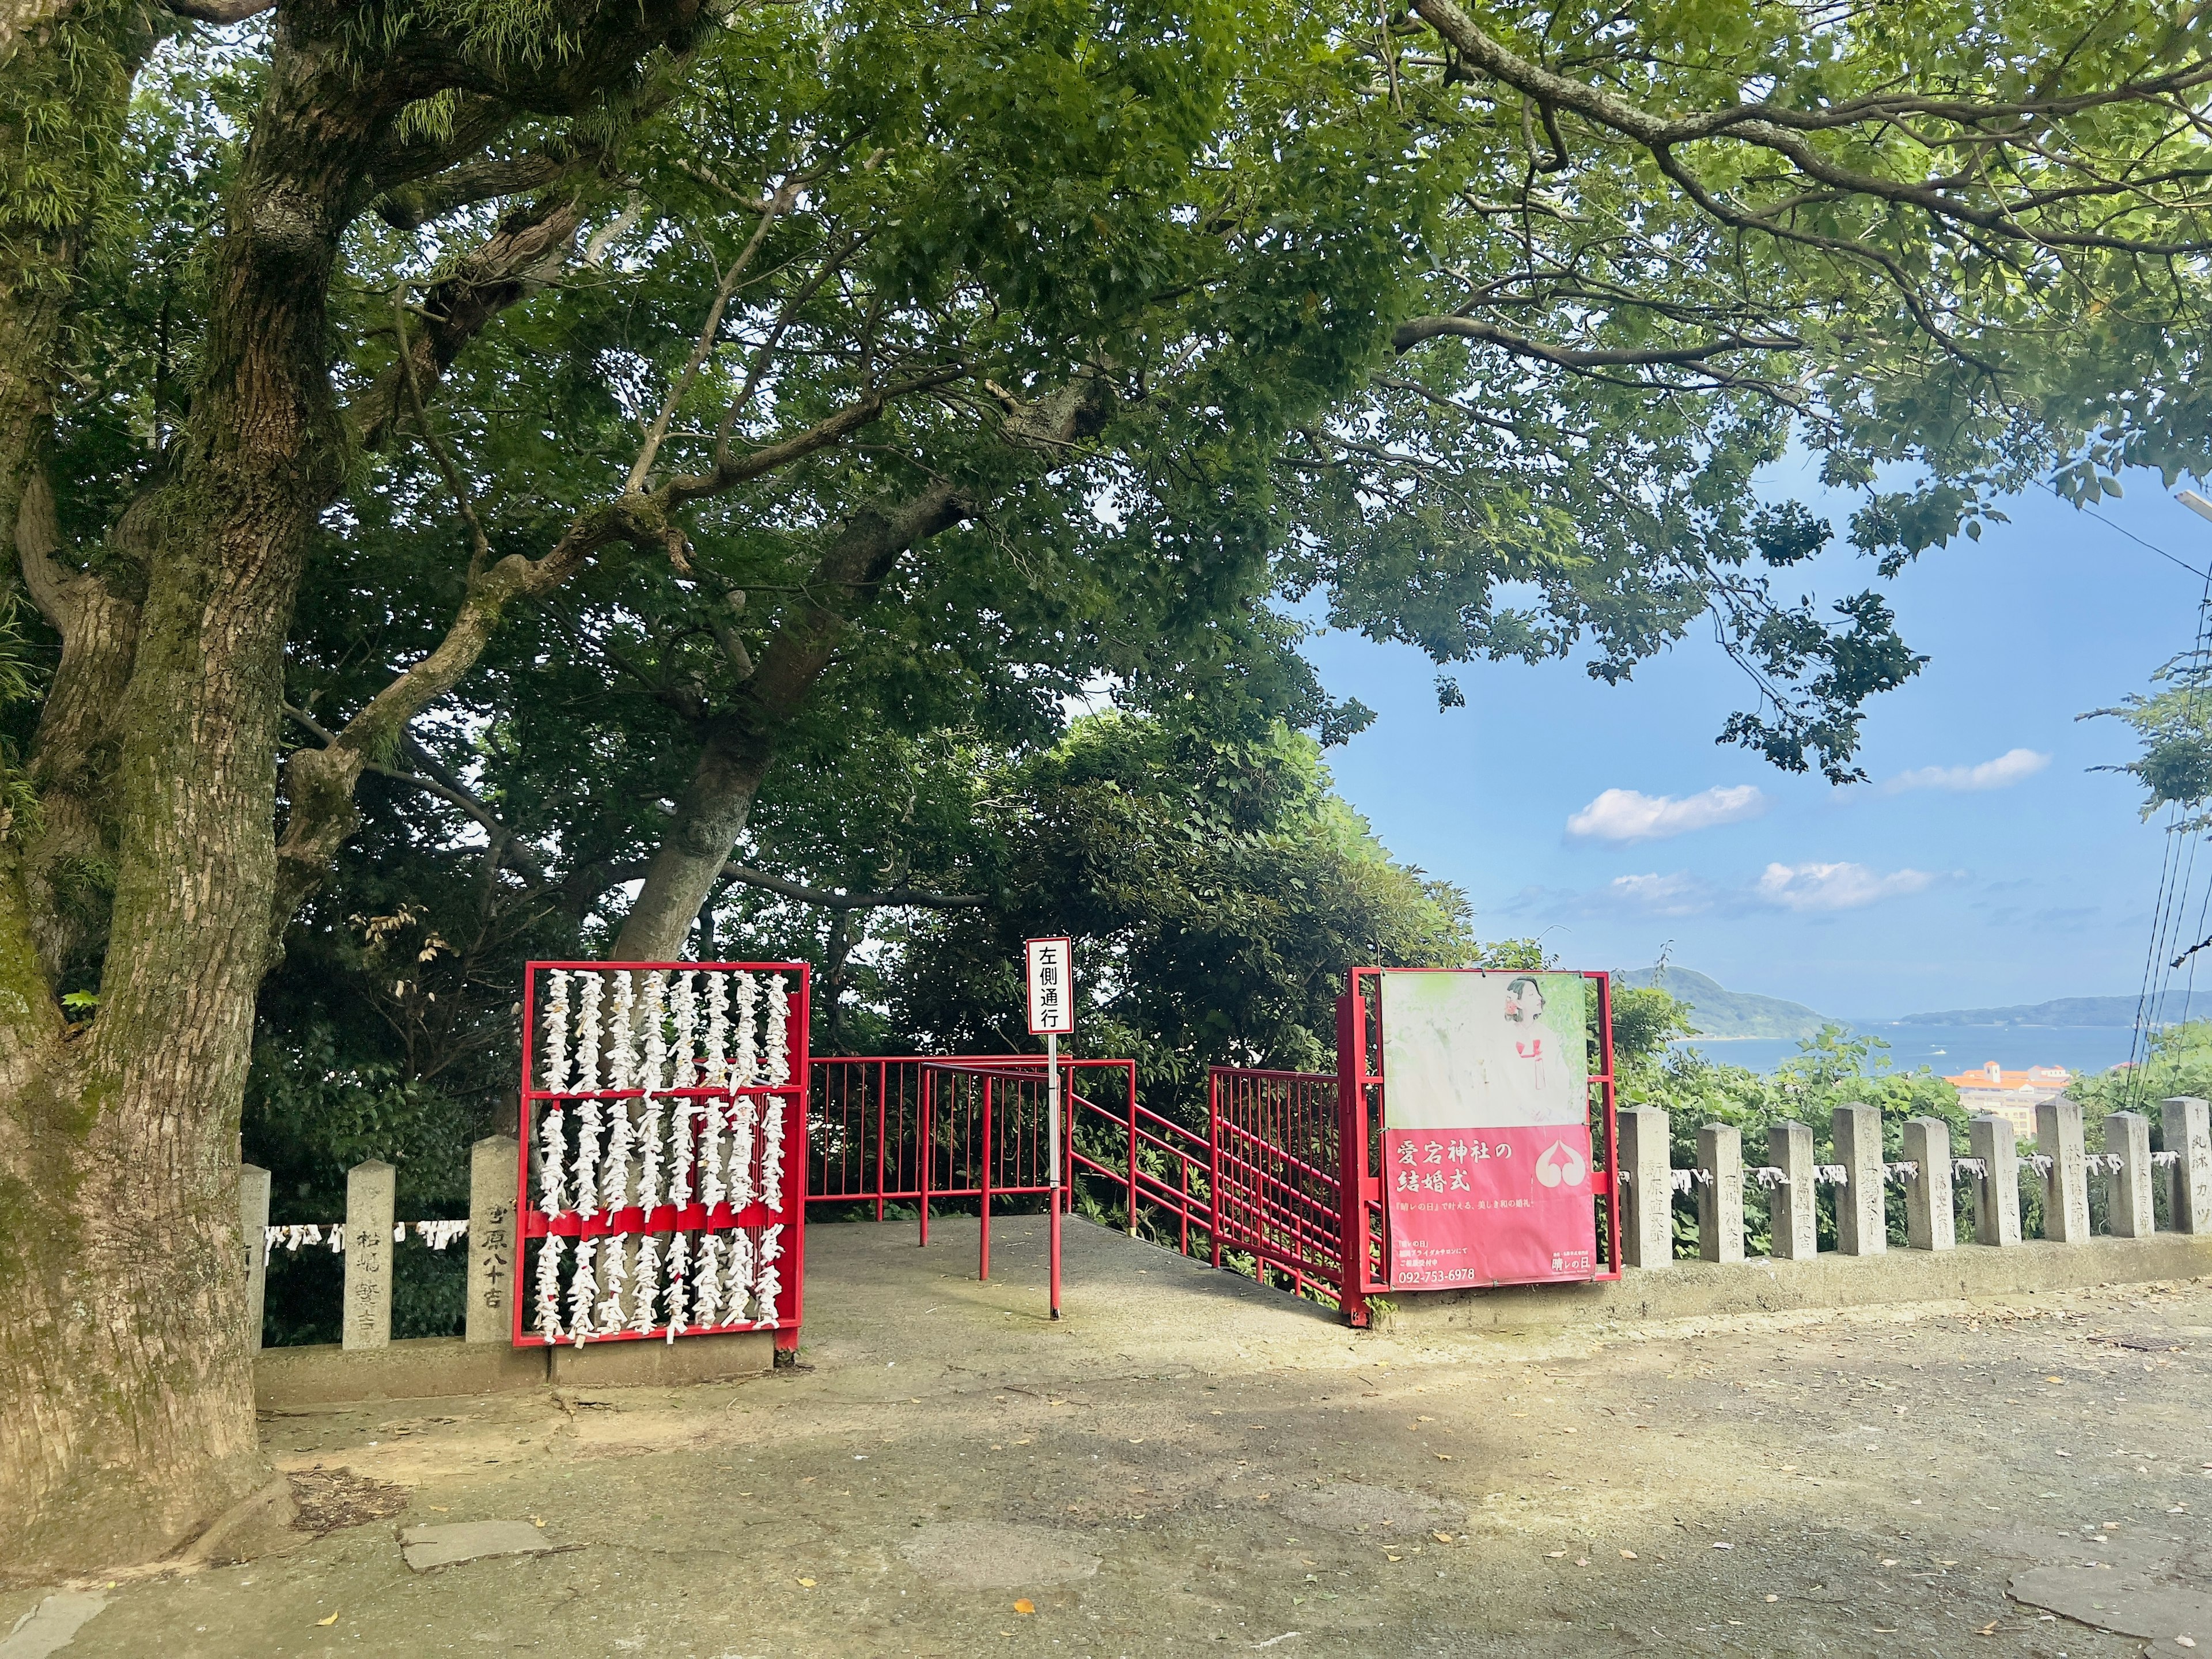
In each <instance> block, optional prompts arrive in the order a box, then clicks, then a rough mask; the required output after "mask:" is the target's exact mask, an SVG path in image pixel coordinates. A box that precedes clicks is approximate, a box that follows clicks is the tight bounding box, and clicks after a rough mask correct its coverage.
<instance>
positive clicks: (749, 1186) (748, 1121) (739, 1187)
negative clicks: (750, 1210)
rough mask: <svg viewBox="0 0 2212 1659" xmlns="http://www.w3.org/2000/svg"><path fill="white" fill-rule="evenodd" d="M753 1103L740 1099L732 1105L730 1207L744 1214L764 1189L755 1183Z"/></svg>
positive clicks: (740, 1097) (749, 1099)
mask: <svg viewBox="0 0 2212 1659" xmlns="http://www.w3.org/2000/svg"><path fill="white" fill-rule="evenodd" d="M753 1109H754V1107H753V1101H752V1099H751V1097H750V1096H746V1095H739V1096H738V1097H737V1098H735V1099H734V1100H732V1101H731V1102H730V1205H731V1207H732V1208H733V1209H738V1210H742V1209H744V1207H745V1206H746V1205H748V1204H750V1203H751V1202H752V1201H753V1200H754V1199H755V1197H757V1195H758V1194H759V1191H760V1188H758V1187H757V1185H756V1184H755V1183H754V1181H753V1148H754V1144H755V1143H754V1139H753Z"/></svg>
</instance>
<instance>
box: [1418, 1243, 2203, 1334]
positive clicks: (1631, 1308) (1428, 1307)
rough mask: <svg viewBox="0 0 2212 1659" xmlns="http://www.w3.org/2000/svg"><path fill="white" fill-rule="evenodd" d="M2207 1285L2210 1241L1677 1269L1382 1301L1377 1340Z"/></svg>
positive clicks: (1691, 1264) (1759, 1260)
mask: <svg viewBox="0 0 2212 1659" xmlns="http://www.w3.org/2000/svg"><path fill="white" fill-rule="evenodd" d="M2208 1274H2212V1237H2197V1236H2195V1235H2191V1234H2187V1233H2157V1234H2154V1235H2153V1236H2151V1237H2148V1238H2091V1239H2085V1240H2083V1241H2082V1242H2081V1243H2078V1244H2052V1243H2044V1242H2042V1241H2040V1240H2038V1241H2035V1242H2033V1243H2023V1244H2017V1245H2012V1246H2008V1247H2005V1248H2002V1249H2001V1248H1999V1247H1997V1246H1995V1245H1978V1244H1961V1245H1960V1246H1959V1247H1958V1248H1957V1249H1951V1250H1890V1251H1887V1252H1885V1253H1884V1254H1882V1255H1826V1254H1824V1255H1818V1256H1814V1257H1812V1258H1810V1259H1808V1260H1806V1261H1779V1260H1776V1259H1773V1258H1771V1257H1766V1256H1759V1257H1754V1258H1753V1260H1751V1261H1744V1262H1716V1261H1670V1262H1668V1264H1667V1265H1666V1266H1665V1267H1661V1268H1657V1269H1656V1270H1654V1269H1646V1270H1644V1271H1641V1272H1639V1271H1638V1270H1637V1269H1635V1268H1631V1269H1629V1271H1628V1273H1627V1275H1626V1277H1625V1278H1622V1279H1618V1280H1616V1281H1614V1282H1613V1283H1610V1284H1600V1285H1501V1286H1499V1287H1498V1288H1497V1289H1495V1290H1471V1291H1398V1292H1393V1293H1389V1294H1386V1296H1385V1297H1384V1298H1383V1299H1384V1300H1385V1301H1387V1302H1388V1303H1389V1304H1390V1307H1389V1314H1388V1315H1387V1316H1384V1317H1382V1318H1378V1319H1377V1320H1376V1325H1377V1327H1378V1328H1383V1329H1388V1330H1395V1331H1398V1332H1402V1333H1404V1334H1407V1335H1416V1334H1423V1333H1426V1332H1431V1331H1436V1332H1442V1331H1447V1330H1480V1331H1517V1330H1536V1329H1544V1328H1552V1327H1557V1326H1564V1325H1583V1324H1591V1323H1594V1322H1598V1321H1603V1320H1611V1321H1638V1322H1641V1321H1647V1320H1648V1321H1654V1322H1661V1321H1666V1320H1674V1319H1694V1318H1701V1317H1712V1316H1726V1315H1732V1314H1759V1313H1789V1312H1794V1311H1797V1310H1816V1309H1824V1308H1868V1307H1880V1306H1883V1305H1885V1304H1892V1303H1906V1302H1945V1301H1954V1300H1960V1299H1966V1298H1972V1297H1984V1296H2010V1295H2018V1294H2021V1293H2024V1292H2028V1291H2067V1290H2080V1289H2083V1288H2085V1287H2087V1286H2089V1285H2134V1284H2142V1283H2145V1282H2147V1281H2148V1280H2152V1279H2196V1278H2198V1277H2201V1276H2204V1275H2208Z"/></svg>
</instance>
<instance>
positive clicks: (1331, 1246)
mask: <svg viewBox="0 0 2212 1659" xmlns="http://www.w3.org/2000/svg"><path fill="white" fill-rule="evenodd" d="M1207 1092H1208V1096H1209V1101H1208V1106H1209V1112H1208V1115H1209V1116H1210V1117H1211V1119H1212V1125H1213V1146H1212V1153H1213V1168H1212V1190H1213V1195H1214V1206H1213V1207H1214V1214H1215V1217H1216V1228H1215V1248H1214V1259H1215V1262H1216V1265H1219V1262H1220V1259H1221V1252H1222V1250H1224V1249H1228V1250H1231V1251H1241V1252H1243V1253H1245V1254H1247V1255H1250V1256H1251V1257H1252V1258H1253V1260H1254V1263H1255V1277H1256V1278H1259V1279H1263V1280H1264V1279H1266V1278H1267V1272H1266V1269H1267V1268H1269V1267H1273V1268H1278V1269H1280V1270H1281V1271H1282V1272H1284V1273H1288V1274H1289V1275H1290V1279H1291V1289H1292V1290H1293V1291H1297V1293H1298V1294H1300V1295H1316V1296H1318V1297H1320V1298H1321V1299H1322V1300H1326V1301H1328V1302H1330V1303H1332V1304H1334V1303H1335V1302H1337V1301H1338V1300H1339V1294H1338V1286H1339V1285H1340V1282H1341V1280H1342V1278H1343V1239H1344V1228H1343V1182H1342V1180H1341V1178H1340V1174H1339V1171H1340V1169H1341V1167H1342V1158H1341V1157H1340V1152H1339V1143H1338V1128H1339V1112H1338V1105H1337V1095H1338V1088H1337V1079H1336V1077H1335V1075H1334V1073H1322V1072H1267V1071H1258V1070H1254V1069H1252V1068H1249V1067H1246V1066H1214V1067H1212V1070H1211V1071H1210V1072H1209V1073H1208V1088H1207Z"/></svg>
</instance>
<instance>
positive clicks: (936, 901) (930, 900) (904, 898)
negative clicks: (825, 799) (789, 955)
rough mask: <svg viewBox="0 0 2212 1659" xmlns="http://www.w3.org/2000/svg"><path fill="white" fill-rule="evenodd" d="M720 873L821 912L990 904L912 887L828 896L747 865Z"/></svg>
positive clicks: (964, 907) (974, 896) (964, 895)
mask: <svg viewBox="0 0 2212 1659" xmlns="http://www.w3.org/2000/svg"><path fill="white" fill-rule="evenodd" d="M722 873H723V874H724V875H726V876H727V877H728V878H730V879H731V880H732V881H738V882H743V883H744V884H745V885H746V886H748V887H757V888H759V889H760V890H762V891H763V892H768V893H780V894H781V895H782V896H784V897H785V898H789V899H797V900H798V901H799V902H800V903H801V904H812V905H817V906H819V907H820V908H823V909H824V910H888V909H896V908H907V907H910V908H914V909H917V910H973V909H975V908H979V907H981V906H982V905H986V904H988V903H989V902H991V901H990V898H989V896H987V895H986V894H982V893H932V892H927V891H925V890H922V889H921V888H915V887H894V888H892V889H891V890H890V891H889V892H884V893H830V892H824V891H823V890H822V889H820V888H818V887H802V886H801V885H799V883H797V882H795V881H786V880H785V879H784V878H782V877H781V876H772V875H769V873H768V872H766V871H765V870H756V869H754V868H753V867H752V866H750V865H746V864H735V863H732V864H725V865H724V866H722Z"/></svg>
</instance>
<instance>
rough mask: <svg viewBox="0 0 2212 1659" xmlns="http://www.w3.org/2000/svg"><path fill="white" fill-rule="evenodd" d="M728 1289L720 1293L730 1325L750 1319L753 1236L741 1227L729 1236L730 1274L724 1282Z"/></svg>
mask: <svg viewBox="0 0 2212 1659" xmlns="http://www.w3.org/2000/svg"><path fill="white" fill-rule="evenodd" d="M726 1285H727V1286H728V1288H727V1289H726V1290H725V1291H723V1293H722V1305H723V1307H724V1308H725V1309H726V1310H727V1312H728V1314H729V1322H730V1323H731V1324H732V1325H734V1324H737V1323H738V1322H740V1321H742V1320H746V1319H750V1317H751V1315H750V1312H749V1311H748V1310H749V1307H750V1304H751V1302H752V1297H753V1236H752V1234H751V1233H750V1232H748V1231H746V1230H745V1229H744V1228H743V1227H740V1228H738V1230H737V1231H735V1232H733V1233H732V1234H731V1235H730V1272H729V1277H728V1279H727V1280H726Z"/></svg>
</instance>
